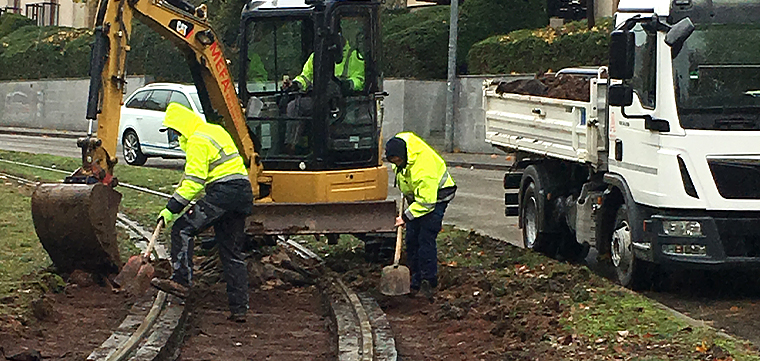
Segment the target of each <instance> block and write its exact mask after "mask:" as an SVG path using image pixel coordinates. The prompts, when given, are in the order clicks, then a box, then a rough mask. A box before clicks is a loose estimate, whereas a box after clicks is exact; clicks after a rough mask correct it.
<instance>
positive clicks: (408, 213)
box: [404, 208, 414, 221]
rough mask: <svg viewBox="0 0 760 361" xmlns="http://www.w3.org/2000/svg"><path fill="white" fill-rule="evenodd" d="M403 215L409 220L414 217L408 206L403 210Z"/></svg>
mask: <svg viewBox="0 0 760 361" xmlns="http://www.w3.org/2000/svg"><path fill="white" fill-rule="evenodd" d="M404 215H405V216H406V218H407V219H408V220H410V221H411V220H413V219H414V214H412V211H411V210H410V209H409V208H407V209H406V210H405V211H404Z"/></svg>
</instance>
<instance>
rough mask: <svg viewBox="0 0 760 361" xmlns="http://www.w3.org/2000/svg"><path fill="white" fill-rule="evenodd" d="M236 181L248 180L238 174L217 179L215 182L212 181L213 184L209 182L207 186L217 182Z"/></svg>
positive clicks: (246, 177)
mask: <svg viewBox="0 0 760 361" xmlns="http://www.w3.org/2000/svg"><path fill="white" fill-rule="evenodd" d="M237 179H245V180H248V176H247V175H245V174H240V173H233V174H228V175H226V176H224V177H222V178H219V179H217V180H215V181H213V182H211V183H209V184H214V183H219V182H229V181H231V180H237Z"/></svg>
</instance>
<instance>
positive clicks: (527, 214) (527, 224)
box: [520, 182, 551, 254]
mask: <svg viewBox="0 0 760 361" xmlns="http://www.w3.org/2000/svg"><path fill="white" fill-rule="evenodd" d="M537 193H538V190H537V189H536V183H534V182H530V184H528V186H527V187H525V191H524V193H523V197H522V201H521V202H520V215H521V216H522V217H523V227H522V235H523V245H524V246H525V248H528V249H532V250H534V251H538V252H542V253H547V254H550V248H551V247H550V244H549V243H550V239H549V237H547V236H548V235H547V234H545V233H544V232H539V231H538V223H539V217H541V215H540V212H539V209H538V199H537V198H538V195H537Z"/></svg>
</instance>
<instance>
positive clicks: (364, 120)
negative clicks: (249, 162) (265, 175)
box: [238, 1, 381, 171]
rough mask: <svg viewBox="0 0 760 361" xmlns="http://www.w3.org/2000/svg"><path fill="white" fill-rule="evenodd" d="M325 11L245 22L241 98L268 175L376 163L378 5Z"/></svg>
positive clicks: (263, 12) (332, 5)
mask: <svg viewBox="0 0 760 361" xmlns="http://www.w3.org/2000/svg"><path fill="white" fill-rule="evenodd" d="M325 4H327V6H325V7H323V8H320V7H314V8H266V9H264V8H262V9H257V10H254V11H251V12H249V13H247V14H246V15H244V17H243V20H242V21H243V24H244V29H245V32H244V33H243V34H242V35H243V36H242V37H241V38H242V42H241V43H240V51H241V62H240V63H241V69H240V74H239V76H238V80H239V84H240V85H239V93H240V94H239V95H240V97H241V100H242V101H243V104H244V106H245V108H246V109H245V110H246V120H247V124H248V127H249V130H250V134H251V137H252V138H253V142H254V147H255V148H256V150H257V152H258V154H259V155H260V156H261V159H262V162H263V163H264V168H265V169H270V170H300V171H303V170H331V169H353V168H357V167H359V168H361V167H374V166H376V165H377V164H378V147H379V145H378V142H379V140H378V139H379V129H380V128H379V124H378V119H377V100H376V98H375V97H376V94H378V93H379V92H380V86H381V85H380V84H381V81H380V73H379V71H378V66H377V58H378V56H377V55H378V54H377V53H378V50H377V48H378V46H377V44H378V39H377V37H378V34H379V22H378V16H377V11H378V10H377V9H378V6H377V4H374V3H368V2H367V3H365V2H346V1H338V2H326V3H325ZM242 84H244V86H243V85H242Z"/></svg>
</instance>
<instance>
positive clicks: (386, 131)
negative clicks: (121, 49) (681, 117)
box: [0, 75, 531, 153]
mask: <svg viewBox="0 0 760 361" xmlns="http://www.w3.org/2000/svg"><path fill="white" fill-rule="evenodd" d="M530 76H531V75H528V76H526V75H501V76H466V77H460V78H459V79H458V81H457V84H456V85H455V89H456V94H455V102H456V103H455V104H456V106H455V111H454V149H455V150H456V151H459V152H464V153H491V152H493V150H492V148H491V146H490V145H488V144H487V143H486V142H485V141H484V139H485V124H484V122H483V120H484V118H485V117H484V114H483V109H482V101H483V100H482V92H483V81H484V80H485V79H493V78H500V79H504V78H525V77H530ZM128 81H129V82H128V84H127V95H128V94H131V93H132V92H133V91H134V90H135V89H137V88H139V87H141V86H143V85H144V84H146V79H145V77H130V78H129V79H128ZM88 86H89V80H88V79H68V80H35V81H14V82H0V126H4V127H26V128H36V129H54V130H68V131H86V130H87V125H88V122H87V121H86V119H85V108H86V105H87V90H88ZM383 86H384V90H385V91H386V92H388V94H389V95H388V97H387V98H385V101H384V105H385V115H384V122H383V136H384V138H385V139H388V138H389V137H392V136H393V135H394V134H396V133H398V132H401V131H413V132H415V133H417V134H418V135H420V136H421V137H423V138H424V139H425V140H427V141H428V143H430V144H431V145H432V146H433V147H435V148H436V149H439V150H443V148H444V144H445V139H444V136H445V133H444V125H445V124H444V123H445V121H446V82H445V81H420V80H404V79H387V80H385V83H384V84H383Z"/></svg>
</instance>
